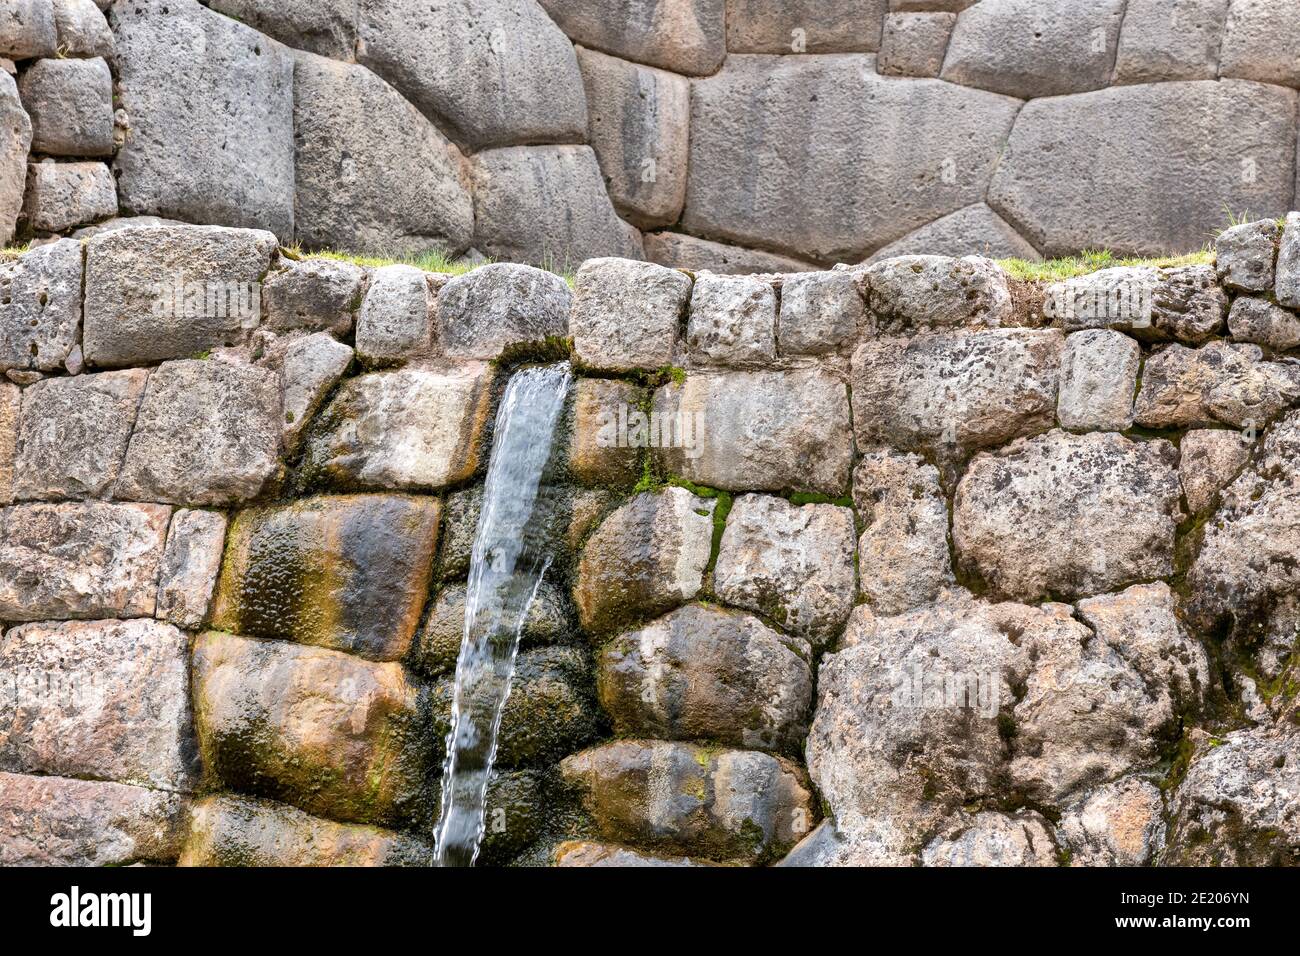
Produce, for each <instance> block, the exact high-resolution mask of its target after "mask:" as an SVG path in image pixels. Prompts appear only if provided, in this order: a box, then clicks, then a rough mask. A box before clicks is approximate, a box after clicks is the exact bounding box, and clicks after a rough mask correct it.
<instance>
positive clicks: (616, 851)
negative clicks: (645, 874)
mask: <svg viewBox="0 0 1300 956" xmlns="http://www.w3.org/2000/svg"><path fill="white" fill-rule="evenodd" d="M555 865H556V866H563V867H573V866H580V867H605V866H616V867H627V866H658V867H662V866H672V867H683V866H712V865H713V864H711V863H709V862H708V861H706V860H692V859H691V858H690V857H686V856H678V857H667V856H655V855H654V854H652V853H642V852H640V851H639V850H632V849H629V848H627V847H625V846H617V845H615V844H612V843H589V842H586V841H583V840H568V841H566V842H564V843H561V844H560V845H559V846H557V847H556V848H555Z"/></svg>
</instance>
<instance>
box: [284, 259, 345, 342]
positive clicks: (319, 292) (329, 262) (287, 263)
mask: <svg viewBox="0 0 1300 956" xmlns="http://www.w3.org/2000/svg"><path fill="white" fill-rule="evenodd" d="M281 264H282V265H283V266H284V268H283V269H280V270H277V271H275V272H272V273H271V274H270V275H268V276H267V277H266V282H265V284H264V285H263V286H262V304H263V305H264V306H265V312H266V321H265V327H266V328H268V329H270V330H271V331H273V332H287V331H290V330H292V329H306V330H308V331H313V332H315V331H322V332H333V333H334V334H335V335H347V333H348V332H350V331H351V330H352V322H353V317H354V314H355V313H356V311H357V308H358V307H359V306H360V304H361V301H362V293H363V291H364V290H365V286H366V270H364V269H362V268H361V267H360V266H356V265H353V264H352V263H350V262H340V261H337V260H334V259H304V260H302V261H301V262H294V261H292V260H287V259H286V260H284V261H283V262H282V263H281Z"/></svg>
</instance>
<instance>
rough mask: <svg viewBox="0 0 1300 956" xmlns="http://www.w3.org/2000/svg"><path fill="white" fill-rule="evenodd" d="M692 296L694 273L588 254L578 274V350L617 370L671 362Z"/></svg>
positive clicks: (574, 317)
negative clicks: (687, 273) (691, 274)
mask: <svg viewBox="0 0 1300 956" xmlns="http://www.w3.org/2000/svg"><path fill="white" fill-rule="evenodd" d="M690 296H691V277H690V276H688V275H686V274H685V273H684V272H680V271H678V270H676V269H666V268H664V267H663V266H659V265H655V264H654V263H649V262H632V261H630V260H627V259H589V260H588V261H587V262H584V263H583V265H582V268H581V269H579V270H578V274H577V276H576V277H575V279H574V298H573V310H572V312H571V313H570V316H569V329H570V331H571V332H572V333H573V351H574V355H575V356H576V358H577V359H578V361H580V362H581V363H582V364H584V365H588V366H591V367H593V368H597V369H602V370H606V371H613V372H630V371H633V370H636V369H644V370H647V371H649V370H657V369H660V368H663V367H664V366H665V365H671V364H672V363H673V360H674V359H675V358H676V355H677V345H678V334H679V329H680V327H681V324H682V317H683V316H684V314H685V312H686V304H687V302H688V301H689V300H690Z"/></svg>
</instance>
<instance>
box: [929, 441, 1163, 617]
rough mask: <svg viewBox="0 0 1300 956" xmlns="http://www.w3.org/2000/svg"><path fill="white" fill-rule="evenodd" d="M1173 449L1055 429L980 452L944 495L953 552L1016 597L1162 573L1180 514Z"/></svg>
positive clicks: (1076, 591) (1084, 589)
mask: <svg viewBox="0 0 1300 956" xmlns="http://www.w3.org/2000/svg"><path fill="white" fill-rule="evenodd" d="M1177 458H1178V452H1177V450H1176V449H1175V448H1174V447H1173V445H1171V444H1169V442H1167V441H1163V440H1155V441H1149V442H1134V441H1130V440H1129V439H1127V438H1124V437H1122V436H1121V435H1118V434H1116V433H1114V432H1091V433H1088V434H1085V435H1072V434H1070V433H1068V432H1063V431H1053V432H1050V433H1049V434H1047V435H1043V436H1041V437H1038V438H1026V439H1021V440H1019V441H1017V442H1015V443H1013V444H1012V445H1010V446H1008V447H1007V448H1006V449H1004V450H1002V451H1000V452H997V453H993V454H983V455H979V456H977V457H976V458H975V460H974V461H972V462H971V464H970V467H969V468H968V469H967V471H966V475H965V477H963V478H962V480H961V484H960V485H959V486H958V487H957V492H956V496H955V498H954V499H953V544H954V546H955V549H956V554H957V558H958V560H959V561H960V562H961V563H962V565H963V566H964V567H965V568H966V570H967V571H969V572H971V573H975V574H979V575H980V576H981V577H982V578H983V579H984V580H985V581H986V582H987V583H988V584H989V585H990V586H991V587H992V588H993V589H994V590H995V591H996V592H998V593H999V594H1004V595H1007V596H1009V597H1015V598H1019V599H1022V600H1033V599H1037V598H1041V597H1044V596H1046V595H1048V594H1060V595H1067V596H1070V597H1084V596H1087V595H1090V594H1097V593H1099V592H1102V591H1112V590H1115V589H1116V588H1119V587H1123V586H1124V585H1127V584H1131V583H1133V582H1136V581H1144V580H1150V579H1153V578H1160V577H1166V576H1168V575H1169V574H1171V573H1172V572H1173V550H1174V529H1175V527H1176V526H1177V524H1178V522H1179V521H1181V520H1182V517H1183V515H1182V512H1181V509H1180V507H1179V498H1180V495H1181V493H1182V489H1181V486H1180V485H1179V482H1178V472H1177V470H1176V464H1177Z"/></svg>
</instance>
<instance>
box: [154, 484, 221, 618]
mask: <svg viewBox="0 0 1300 956" xmlns="http://www.w3.org/2000/svg"><path fill="white" fill-rule="evenodd" d="M225 542H226V516H225V515H223V514H222V513H221V512H219V511H186V510H180V511H177V512H176V513H175V514H174V515H173V516H172V523H171V528H170V529H169V530H168V532H167V546H166V549H165V550H164V551H163V560H162V567H161V569H160V571H159V575H158V609H157V616H158V617H159V618H161V619H162V620H164V621H169V622H171V623H172V624H175V625H176V626H177V627H183V628H185V629H187V630H196V629H197V628H198V627H200V626H201V625H202V624H203V622H204V620H206V619H207V616H208V605H209V603H210V602H211V600H212V590H213V588H214V587H216V584H217V572H218V571H219V570H220V569H221V555H222V552H223V551H224V550H225Z"/></svg>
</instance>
